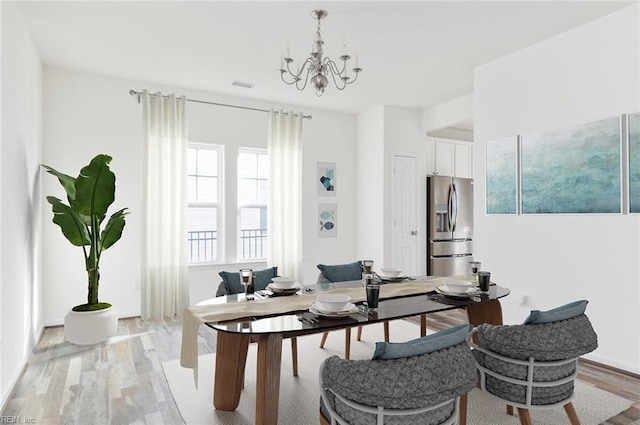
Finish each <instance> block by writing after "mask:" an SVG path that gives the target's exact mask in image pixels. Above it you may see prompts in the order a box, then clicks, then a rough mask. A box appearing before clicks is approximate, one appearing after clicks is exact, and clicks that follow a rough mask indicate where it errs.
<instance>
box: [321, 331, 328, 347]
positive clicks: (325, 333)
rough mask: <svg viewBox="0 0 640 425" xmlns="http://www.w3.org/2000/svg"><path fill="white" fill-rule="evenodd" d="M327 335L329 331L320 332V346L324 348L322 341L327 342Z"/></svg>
mask: <svg viewBox="0 0 640 425" xmlns="http://www.w3.org/2000/svg"><path fill="white" fill-rule="evenodd" d="M328 336H329V332H326V331H325V332H322V339H321V340H320V348H324V343H325V342H327V337H328Z"/></svg>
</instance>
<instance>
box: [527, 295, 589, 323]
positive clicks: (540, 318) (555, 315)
mask: <svg viewBox="0 0 640 425" xmlns="http://www.w3.org/2000/svg"><path fill="white" fill-rule="evenodd" d="M588 302H589V301H587V300H580V301H574V302H572V303H569V304H565V305H562V306H560V307H556V308H554V309H551V310H547V311H540V310H531V313H529V316H528V317H527V318H526V319H525V320H524V324H525V325H531V324H541V323H551V322H559V321H561V320H567V319H571V318H573V317H577V316H580V315H581V314H584V311H585V310H586V308H587V303H588Z"/></svg>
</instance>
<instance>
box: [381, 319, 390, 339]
mask: <svg viewBox="0 0 640 425" xmlns="http://www.w3.org/2000/svg"><path fill="white" fill-rule="evenodd" d="M382 325H383V326H384V342H389V321H388V320H385V321H384V322H383V323H382Z"/></svg>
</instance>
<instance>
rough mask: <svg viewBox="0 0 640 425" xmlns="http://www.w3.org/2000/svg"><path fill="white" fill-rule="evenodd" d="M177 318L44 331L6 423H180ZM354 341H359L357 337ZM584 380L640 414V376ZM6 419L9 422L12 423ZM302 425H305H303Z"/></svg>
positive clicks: (599, 372)
mask: <svg viewBox="0 0 640 425" xmlns="http://www.w3.org/2000/svg"><path fill="white" fill-rule="evenodd" d="M465 320H466V315H465V314H464V312H461V311H455V310H454V311H451V312H446V313H439V314H437V315H429V326H430V328H432V329H434V330H438V329H442V328H446V327H449V326H452V325H454V324H458V323H461V322H464V321H465ZM181 332H182V324H181V322H180V321H179V320H170V319H166V320H164V321H142V320H140V319H139V318H132V319H125V320H121V321H120V323H119V327H118V336H116V337H115V338H112V339H111V340H110V341H109V343H105V344H100V345H96V346H85V347H83V346H76V345H73V344H70V343H68V342H65V341H64V337H63V332H62V328H61V327H55V328H47V329H45V331H44V333H43V335H42V338H41V340H40V342H39V343H38V345H37V347H36V349H35V351H34V353H33V356H32V358H31V360H30V361H29V364H28V365H27V367H26V368H25V370H24V372H23V376H22V378H21V379H20V380H19V382H18V384H17V386H16V388H15V391H14V393H13V394H12V396H11V398H10V399H9V401H8V402H7V404H6V406H5V408H4V409H3V411H2V412H1V414H0V420H1V419H2V418H7V417H18V418H20V420H21V423H34V424H38V425H45V424H46V425H57V424H69V425H71V424H77V425H102V424H113V425H124V424H135V425H143V424H145V425H151V424H153V425H156V424H166V425H180V424H183V423H184V422H183V421H182V418H181V417H180V413H179V412H178V409H177V407H176V405H175V403H174V401H173V398H172V396H171V393H170V391H169V387H168V384H167V382H166V380H165V377H164V373H163V372H162V366H161V363H162V362H164V361H168V360H175V359H177V358H179V355H180V339H181ZM200 334H201V336H202V338H201V343H200V344H201V345H200V348H199V351H200V354H205V353H211V352H215V334H214V332H212V331H210V330H208V329H206V328H204V327H202V329H201V331H200ZM354 343H355V342H354ZM579 370H580V373H579V376H578V379H580V380H582V381H584V382H587V383H589V384H591V385H594V386H597V387H599V388H602V389H604V390H606V391H610V392H612V393H615V394H618V395H620V396H622V397H625V398H627V399H629V400H633V401H634V402H635V404H634V405H633V406H632V407H631V408H629V409H628V410H627V411H625V412H623V413H622V414H620V415H618V416H616V417H614V418H611V419H609V420H608V421H607V422H605V423H604V424H606V425H628V424H630V423H632V422H634V421H636V420H638V419H640V377H638V376H632V375H629V374H625V373H621V372H619V371H615V370H611V369H607V368H604V367H602V366H600V365H597V364H592V363H587V362H581V363H580V365H579ZM4 422H7V421H6V420H5V421H4ZM301 425H304V424H301Z"/></svg>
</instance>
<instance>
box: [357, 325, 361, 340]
mask: <svg viewBox="0 0 640 425" xmlns="http://www.w3.org/2000/svg"><path fill="white" fill-rule="evenodd" d="M360 340H362V326H358V333H357V334H356V341H360Z"/></svg>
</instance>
